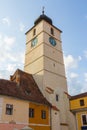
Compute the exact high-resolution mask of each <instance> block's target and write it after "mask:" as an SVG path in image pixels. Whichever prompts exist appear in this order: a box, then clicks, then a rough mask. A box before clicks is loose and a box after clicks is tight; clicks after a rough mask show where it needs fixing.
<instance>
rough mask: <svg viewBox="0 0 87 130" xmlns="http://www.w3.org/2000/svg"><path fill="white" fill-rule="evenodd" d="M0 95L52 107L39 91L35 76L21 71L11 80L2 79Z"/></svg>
mask: <svg viewBox="0 0 87 130" xmlns="http://www.w3.org/2000/svg"><path fill="white" fill-rule="evenodd" d="M0 95H6V96H12V97H16V98H20V99H24V100H29V101H31V102H37V103H40V104H46V105H50V103H49V102H48V101H47V100H46V98H45V97H44V96H43V95H42V93H41V91H40V90H39V88H38V86H37V84H36V82H35V80H34V78H33V76H32V75H31V74H28V73H26V72H24V71H21V70H19V69H18V70H16V72H15V73H14V75H12V76H11V80H4V79H0Z"/></svg>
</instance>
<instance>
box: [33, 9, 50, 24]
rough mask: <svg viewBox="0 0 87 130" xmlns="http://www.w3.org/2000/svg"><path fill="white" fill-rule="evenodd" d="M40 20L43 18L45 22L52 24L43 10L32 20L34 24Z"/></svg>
mask: <svg viewBox="0 0 87 130" xmlns="http://www.w3.org/2000/svg"><path fill="white" fill-rule="evenodd" d="M41 20H45V21H46V22H48V23H49V24H51V25H52V19H51V18H49V17H48V16H46V15H45V14H44V10H43V11H42V15H40V16H39V17H38V18H37V19H36V20H35V22H34V25H36V24H38V23H39V22H40V21H41Z"/></svg>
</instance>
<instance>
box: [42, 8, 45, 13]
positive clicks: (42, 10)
mask: <svg viewBox="0 0 87 130" xmlns="http://www.w3.org/2000/svg"><path fill="white" fill-rule="evenodd" d="M44 9H45V7H44V6H43V7H42V14H43V15H44Z"/></svg>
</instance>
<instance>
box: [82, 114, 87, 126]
mask: <svg viewBox="0 0 87 130" xmlns="http://www.w3.org/2000/svg"><path fill="white" fill-rule="evenodd" d="M82 123H83V125H87V115H82Z"/></svg>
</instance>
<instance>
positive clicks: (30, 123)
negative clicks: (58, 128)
mask: <svg viewBox="0 0 87 130" xmlns="http://www.w3.org/2000/svg"><path fill="white" fill-rule="evenodd" d="M29 125H32V126H50V125H46V124H33V123H29Z"/></svg>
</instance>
